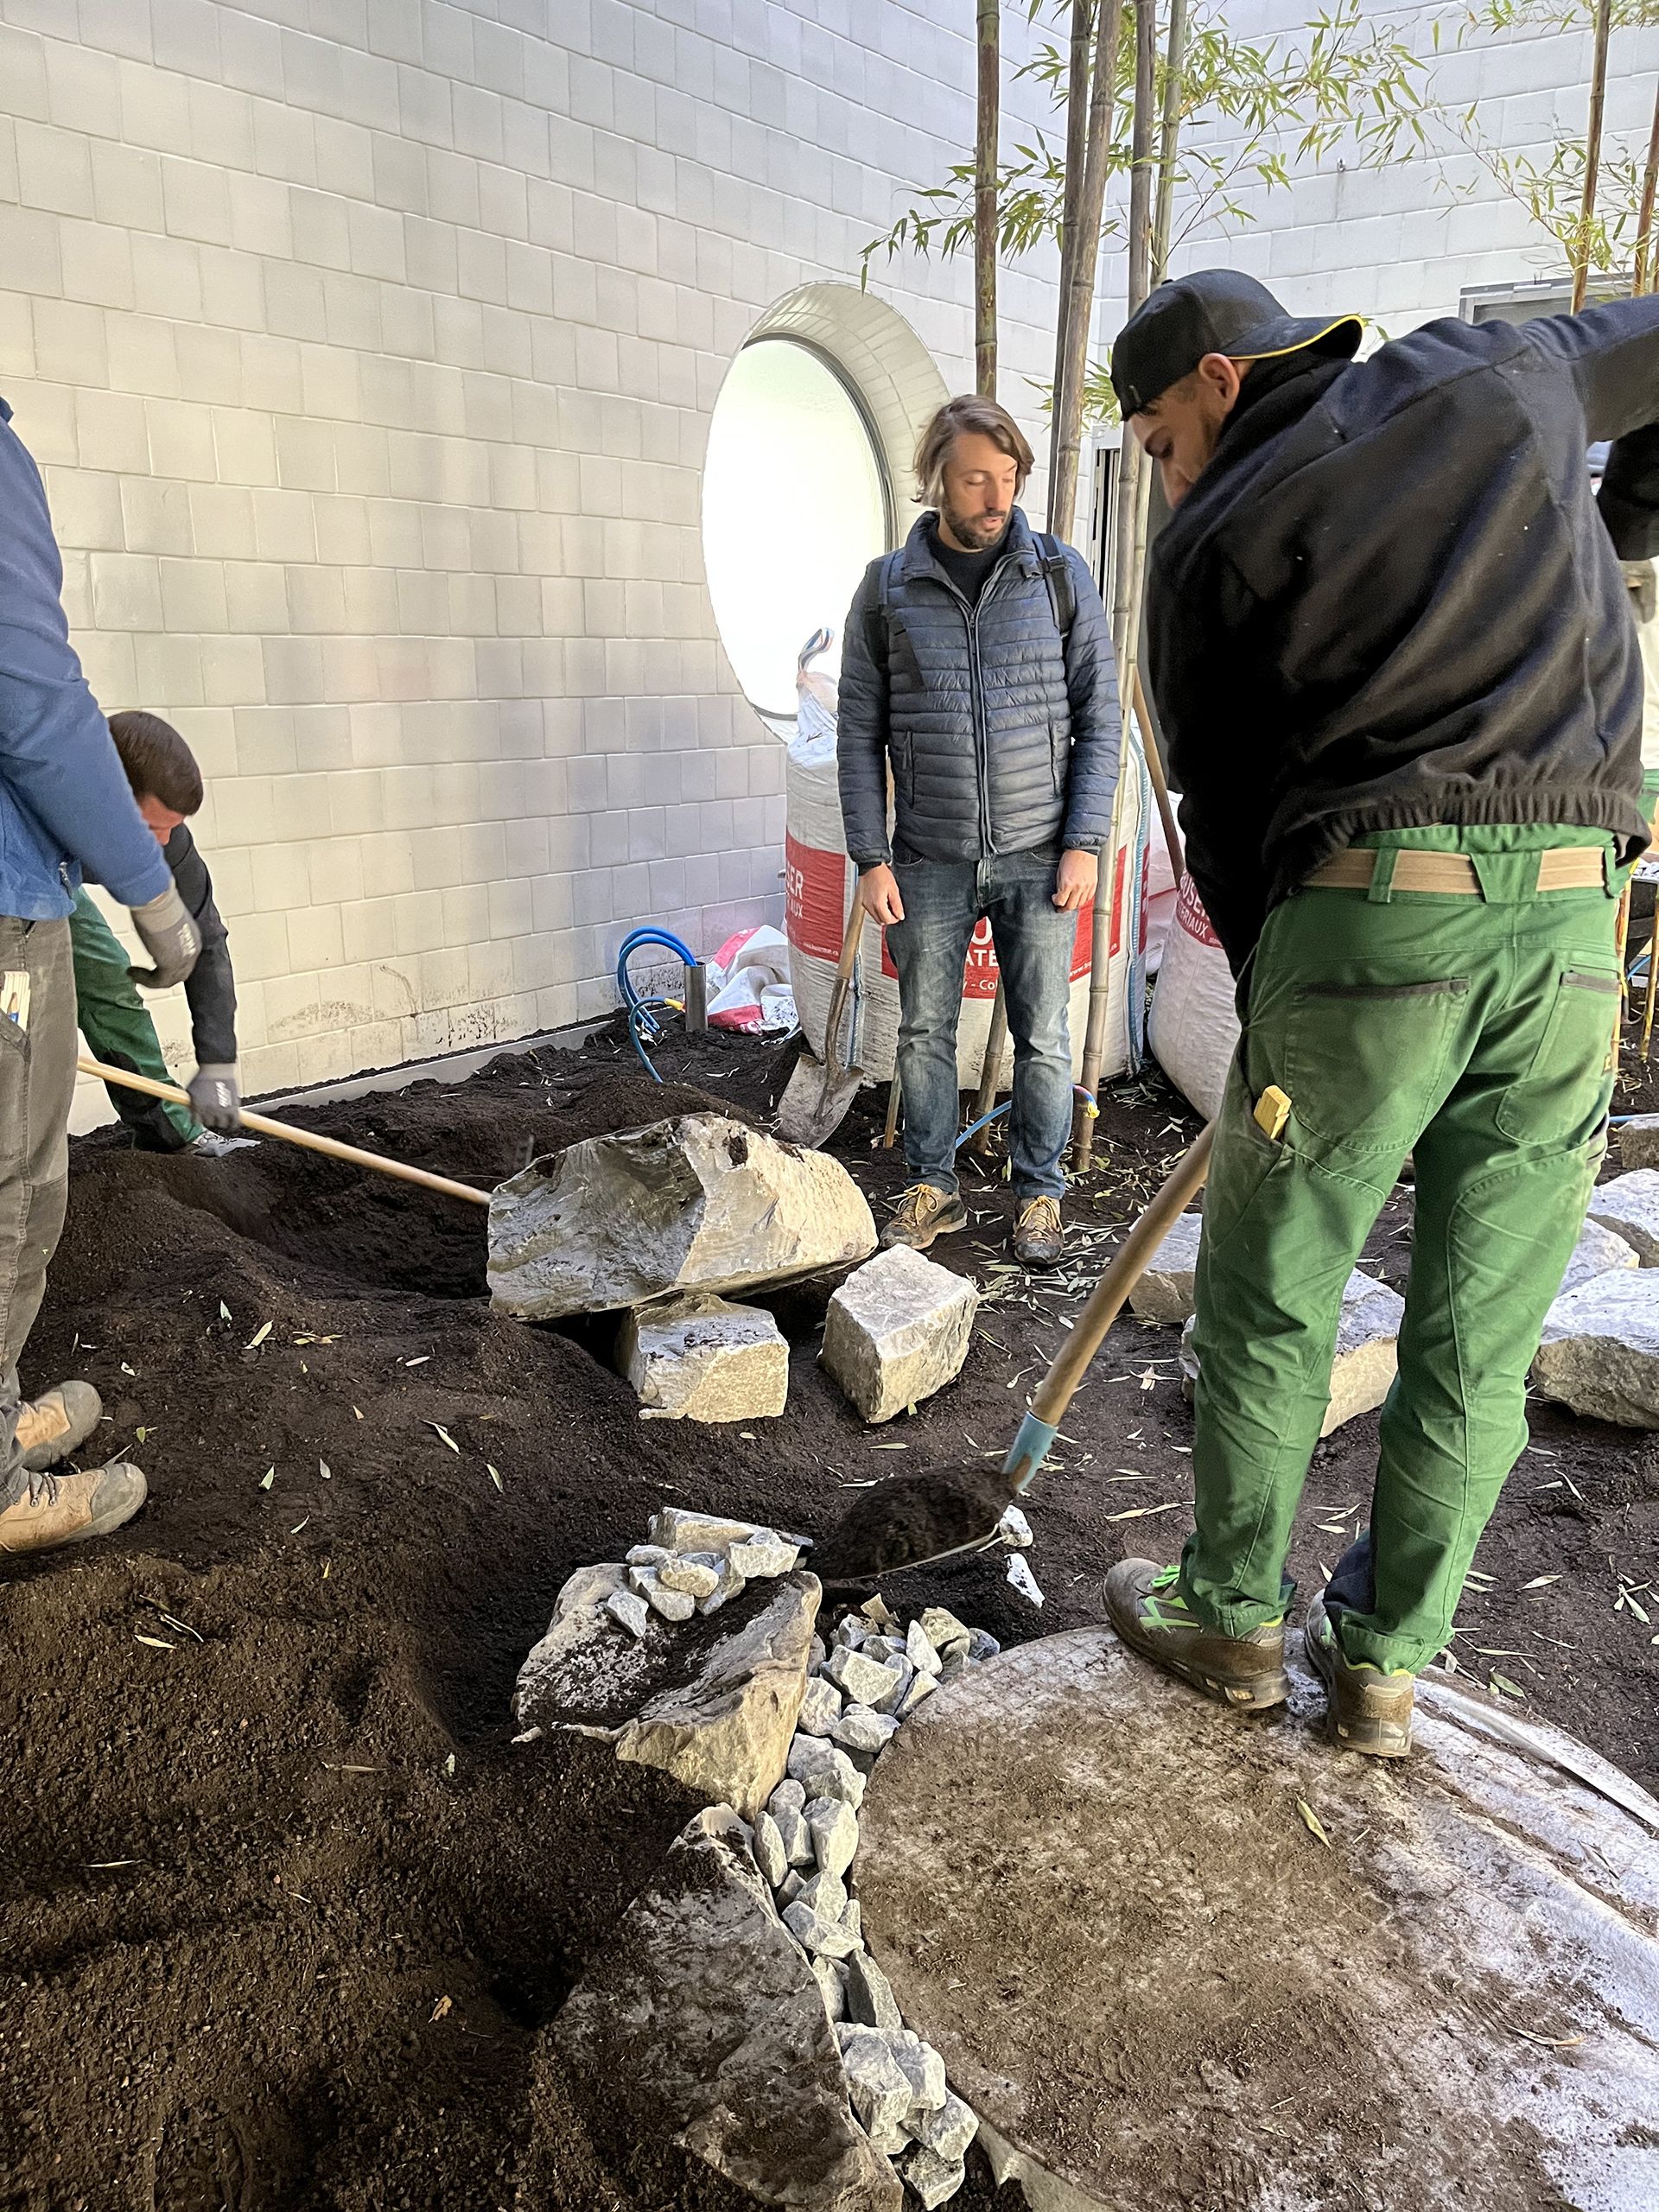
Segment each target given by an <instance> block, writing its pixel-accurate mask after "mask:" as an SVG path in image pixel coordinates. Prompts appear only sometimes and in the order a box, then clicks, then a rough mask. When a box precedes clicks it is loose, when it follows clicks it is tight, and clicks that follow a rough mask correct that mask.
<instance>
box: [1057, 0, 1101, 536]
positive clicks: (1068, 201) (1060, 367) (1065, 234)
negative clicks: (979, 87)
mask: <svg viewBox="0 0 1659 2212" xmlns="http://www.w3.org/2000/svg"><path fill="white" fill-rule="evenodd" d="M1091 28H1092V11H1091V7H1090V0H1071V54H1070V56H1069V58H1068V60H1067V63H1066V72H1065V197H1064V199H1063V200H1062V202H1061V207H1060V289H1059V297H1058V301H1057V302H1056V306H1055V314H1054V390H1053V391H1052V394H1051V396H1050V399H1049V411H1048V526H1049V528H1050V529H1051V530H1052V529H1054V527H1055V519H1054V487H1055V484H1056V481H1057V479H1056V474H1055V472H1056V470H1057V469H1058V466H1059V452H1060V424H1061V422H1062V421H1063V419H1064V416H1065V303H1066V301H1067V300H1068V299H1069V298H1070V297H1071V264H1072V261H1073V259H1074V257H1075V256H1076V253H1077V220H1078V212H1079V210H1080V209H1081V207H1082V206H1083V172H1084V166H1085V164H1086V163H1087V162H1088V158H1089V34H1090V29H1091Z"/></svg>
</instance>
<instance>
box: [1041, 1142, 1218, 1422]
mask: <svg viewBox="0 0 1659 2212" xmlns="http://www.w3.org/2000/svg"><path fill="white" fill-rule="evenodd" d="M1215 1135H1216V1125H1215V1123H1214V1122H1205V1126H1204V1128H1202V1129H1200V1130H1199V1132H1198V1135H1197V1136H1196V1137H1194V1138H1193V1140H1192V1143H1191V1145H1190V1146H1189V1147H1187V1149H1186V1150H1185V1152H1184V1153H1183V1154H1181V1156H1180V1158H1179V1160H1177V1161H1176V1163H1175V1165H1174V1166H1173V1167H1172V1168H1171V1169H1170V1171H1169V1173H1168V1174H1167V1175H1166V1177H1165V1178H1164V1179H1163V1181H1162V1183H1161V1184H1160V1185H1159V1186H1158V1189H1157V1190H1156V1191H1155V1192H1154V1193H1153V1195H1152V1197H1151V1198H1150V1199H1149V1200H1148V1201H1147V1206H1146V1210H1145V1211H1144V1212H1143V1213H1142V1214H1141V1217H1140V1219H1139V1220H1138V1221H1137V1222H1136V1223H1135V1225H1134V1226H1133V1228H1131V1230H1129V1233H1128V1236H1126V1237H1125V1238H1124V1239H1123V1242H1122V1243H1121V1244H1120V1245H1119V1246H1118V1248H1117V1249H1116V1252H1114V1253H1113V1255H1112V1256H1111V1258H1110V1260H1109V1262H1107V1265H1106V1269H1105V1272H1104V1274H1103V1275H1102V1276H1101V1278H1100V1281H1098V1282H1097V1283H1096V1285H1095V1287H1094V1289H1093V1290H1092V1291H1091V1292H1090V1294H1089V1300H1088V1303H1087V1304H1086V1305H1085V1306H1084V1309H1083V1311H1082V1313H1079V1314H1078V1316H1077V1320H1076V1322H1075V1323H1074V1324H1073V1325H1072V1329H1071V1335H1070V1336H1069V1337H1068V1338H1066V1340H1065V1346H1064V1348H1063V1349H1062V1350H1061V1351H1060V1352H1059V1354H1058V1357H1056V1359H1055V1361H1054V1364H1053V1365H1052V1367H1051V1368H1050V1369H1049V1370H1048V1372H1047V1374H1046V1376H1044V1377H1043V1379H1042V1381H1041V1382H1040V1383H1039V1384H1038V1386H1037V1389H1036V1391H1035V1393H1034V1394H1033V1397H1032V1401H1031V1410H1032V1414H1033V1416H1034V1418H1035V1419H1036V1420H1038V1421H1041V1422H1043V1423H1045V1424H1046V1426H1047V1427H1050V1428H1056V1427H1058V1426H1059V1423H1060V1422H1061V1421H1062V1420H1063V1419H1064V1418H1065V1409H1066V1408H1067V1407H1068V1406H1069V1405H1070V1404H1071V1400H1072V1397H1073V1396H1074V1395H1075V1394H1076V1391H1077V1385H1078V1383H1081V1382H1082V1380H1083V1378H1084V1374H1085V1373H1086V1372H1087V1370H1088V1367H1089V1363H1090V1360H1091V1359H1093V1357H1094V1356H1095V1354H1096V1352H1097V1351H1099V1350H1100V1348H1101V1345H1102V1344H1103V1343H1104V1342H1105V1340H1106V1332H1107V1331H1108V1329H1109V1328H1110V1327H1111V1325H1112V1324H1113V1322H1114V1321H1116V1319H1117V1317H1118V1315H1119V1314H1120V1313H1122V1311H1123V1306H1124V1302H1125V1300H1127V1299H1128V1294H1129V1293H1130V1292H1131V1291H1132V1290H1133V1289H1134V1287H1135V1284H1136V1283H1138V1282H1139V1281H1140V1280H1141V1276H1142V1275H1143V1274H1145V1273H1146V1271H1147V1261H1148V1260H1150V1259H1151V1257H1152V1255H1153V1254H1154V1252H1155V1251H1156V1250H1157V1249H1158V1247H1159V1246H1160V1244H1161V1243H1163V1241H1164V1239H1165V1237H1166V1236H1168V1234H1169V1232H1170V1230H1171V1229H1172V1228H1173V1225H1174V1223H1175V1220H1176V1217H1177V1216H1178V1215H1179V1214H1183V1213H1185V1211H1186V1209H1187V1207H1188V1205H1190V1204H1191V1203H1192V1200H1193V1199H1194V1198H1196V1197H1197V1196H1198V1192H1200V1191H1201V1190H1202V1189H1203V1188H1204V1179H1205V1176H1206V1175H1207V1174H1208V1173H1209V1172H1210V1147H1211V1145H1212V1144H1213V1143H1214V1141H1215Z"/></svg>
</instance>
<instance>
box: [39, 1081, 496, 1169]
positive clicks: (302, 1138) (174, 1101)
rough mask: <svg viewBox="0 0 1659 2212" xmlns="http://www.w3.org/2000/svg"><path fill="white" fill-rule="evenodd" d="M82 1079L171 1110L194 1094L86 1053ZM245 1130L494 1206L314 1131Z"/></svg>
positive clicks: (260, 1125)
mask: <svg viewBox="0 0 1659 2212" xmlns="http://www.w3.org/2000/svg"><path fill="white" fill-rule="evenodd" d="M75 1065H76V1066H77V1067H78V1068H79V1070H80V1071H81V1073H82V1075H92V1076H96V1077H98V1079H99V1082H100V1083H119V1084H124V1085H125V1086H126V1088H127V1089H128V1090H142V1091H143V1094H144V1096H146V1097H147V1098H164V1099H165V1100H166V1101H167V1103H168V1105H170V1106H188V1105H189V1103H190V1094H189V1092H188V1090H179V1089H178V1088H177V1086H176V1085H175V1084H170V1083H157V1082H156V1081H155V1080H154V1078H153V1077H149V1076H147V1075H131V1074H130V1073H129V1072H128V1071H127V1070H126V1069H125V1068H112V1067H107V1066H105V1063H104V1062H103V1061H102V1060H89V1059H88V1058H86V1055H85V1054H84V1053H83V1054H82V1055H81V1056H80V1058H79V1059H77V1061H76V1062H75ZM242 1126H243V1128H245V1129H252V1130H254V1131H255V1132H256V1133H257V1135H260V1136H262V1137H280V1138H281V1139H282V1141H283V1143H284V1144H296V1145H299V1146H301V1147H302V1149H303V1150H305V1151H307V1152H320V1153H321V1154H323V1155H324V1157H325V1158H327V1159H329V1160H345V1161H346V1162H347V1164H348V1165H349V1166H353V1167H368V1168H372V1170H373V1171H374V1173H376V1174H377V1175H391V1176H393V1177H395V1178H396V1179H397V1181H398V1182H400V1183H418V1184H419V1185H421V1187H422V1188H423V1190H427V1191H436V1192H439V1193H440V1194H441V1195H442V1197H444V1198H465V1199H466V1200H467V1202H468V1204H469V1205H475V1206H486V1205H488V1204H489V1203H490V1194H489V1192H487V1191H475V1190H474V1188H473V1186H472V1185H471V1184H470V1183H452V1182H451V1181H450V1179H449V1178H448V1176H447V1175H433V1174H429V1173H428V1172H427V1170H426V1169H425V1168H424V1167H410V1166H407V1165H406V1164H405V1163H404V1161H403V1160H387V1159H386V1158H385V1156H384V1155H383V1154H380V1153H378V1152H364V1151H362V1150H361V1149H359V1147H358V1146H356V1145H354V1144H341V1143H340V1140H339V1139H338V1137H324V1136H319V1135H317V1134H316V1133H315V1130H312V1129H296V1128H295V1127H294V1125H293V1123H292V1122H273V1121H271V1120H270V1118H269V1117H268V1116H266V1115H264V1114H250V1113H246V1112H245V1113H244V1114H243V1116H242Z"/></svg>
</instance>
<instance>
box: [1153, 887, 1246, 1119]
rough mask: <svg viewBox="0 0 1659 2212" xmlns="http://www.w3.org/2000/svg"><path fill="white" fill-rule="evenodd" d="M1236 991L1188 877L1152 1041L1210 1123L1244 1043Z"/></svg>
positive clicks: (1156, 996)
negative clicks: (1237, 1051) (1240, 1038)
mask: <svg viewBox="0 0 1659 2212" xmlns="http://www.w3.org/2000/svg"><path fill="white" fill-rule="evenodd" d="M1233 988H1234V987H1233V972H1232V969H1230V968H1229V966H1228V965H1227V956H1226V954H1225V953H1224V951H1223V950H1222V949H1221V939H1220V938H1218V937H1217V935H1216V933H1215V931H1213V930H1212V929H1211V926H1210V917H1209V916H1208V915H1207V914H1206V913H1205V911H1204V902H1203V900H1202V899H1200V898H1199V897H1198V892H1197V891H1196V890H1195V889H1194V887H1193V883H1192V877H1191V876H1190V875H1185V874H1184V875H1183V876H1182V878H1181V881H1180V887H1179V891H1178V893H1177V894H1176V899H1175V918H1174V920H1173V922H1172V923H1171V925H1170V930H1169V935H1168V936H1167V937H1166V938H1165V939H1164V958H1163V965H1162V966H1161V967H1160V969H1159V971H1158V985H1157V988H1156V989H1155V990H1154V992H1153V995H1152V1020H1151V1023H1150V1026H1149V1032H1148V1038H1147V1041H1148V1043H1149V1044H1150V1045H1151V1046H1152V1051H1153V1057H1154V1058H1155V1059H1156V1061H1157V1062H1158V1065H1160V1067H1161V1068H1162V1070H1163V1071H1164V1073H1165V1074H1166V1076H1167V1077H1169V1079H1170V1081H1171V1082H1172V1083H1173V1084H1174V1086H1175V1088H1176V1090H1179V1092H1180V1093H1181V1094H1182V1096H1184V1097H1185V1098H1187V1099H1190V1100H1191V1102H1192V1104H1193V1105H1194V1106H1196V1107H1197V1108H1198V1111H1199V1113H1200V1114H1203V1115H1205V1116H1211V1115H1213V1114H1215V1113H1217V1111H1218V1110H1219V1109H1220V1106H1221V1094H1222V1092H1223V1090H1224V1089H1225V1088H1226V1084H1227V1070H1228V1068H1229V1066H1230V1064H1231V1061H1232V1057H1233V1052H1234V1048H1235V1047H1236V1045H1237V1043H1238V1014H1237V1012H1236V1008H1235V1007H1234V1003H1233Z"/></svg>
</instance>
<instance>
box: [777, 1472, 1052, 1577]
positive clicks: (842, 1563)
mask: <svg viewBox="0 0 1659 2212" xmlns="http://www.w3.org/2000/svg"><path fill="white" fill-rule="evenodd" d="M1018 1495H1019V1485H1018V1482H1017V1480H1016V1478H1014V1477H1013V1476H1010V1475H1009V1474H1008V1473H1007V1471H1006V1470H1005V1469H1003V1468H1001V1467H933V1468H930V1469H928V1470H926V1471H925V1472H923V1473H921V1474H918V1475H897V1476H893V1478H890V1479H889V1480H888V1481H887V1482H884V1483H882V1484H879V1485H878V1486H877V1488H875V1489H874V1490H871V1491H865V1492H864V1494H863V1496H862V1497H857V1498H855V1499H854V1501H853V1503H851V1504H850V1505H849V1507H848V1509H847V1510H846V1512H845V1513H843V1514H842V1517H841V1519H840V1520H839V1521H838V1522H836V1525H835V1527H834V1528H833V1529H831V1530H830V1531H829V1535H827V1536H825V1537H824V1538H823V1541H822V1542H821V1543H819V1544H818V1545H817V1548H815V1550H814V1552H813V1554H812V1572H813V1573H815V1574H816V1575H817V1577H818V1579H819V1580H820V1581H821V1582H824V1583H827V1584H832V1585H839V1584H843V1583H858V1582H874V1581H876V1580H879V1579H880V1577H881V1576H882V1575H884V1574H897V1573H899V1571H900V1570H901V1569H902V1568H905V1567H925V1566H926V1565H927V1564H928V1563H929V1561H930V1560H940V1559H949V1558H950V1557H951V1556H952V1555H953V1554H956V1553H957V1552H972V1551H980V1550H982V1548H984V1547H985V1546H986V1545H987V1544H989V1543H993V1542H995V1539H996V1533H997V1526H998V1523H999V1522H1001V1518H1002V1516H1003V1515H1004V1514H1005V1513H1006V1512H1007V1510H1008V1507H1009V1506H1010V1505H1011V1504H1012V1503H1013V1502H1014V1498H1015V1497H1017V1496H1018Z"/></svg>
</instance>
